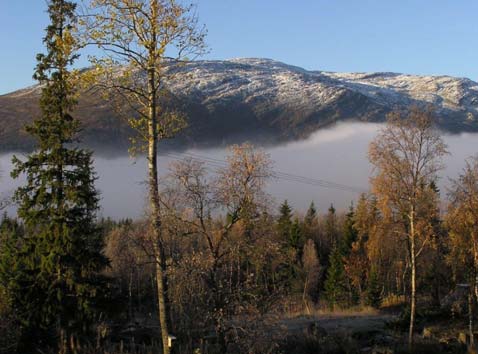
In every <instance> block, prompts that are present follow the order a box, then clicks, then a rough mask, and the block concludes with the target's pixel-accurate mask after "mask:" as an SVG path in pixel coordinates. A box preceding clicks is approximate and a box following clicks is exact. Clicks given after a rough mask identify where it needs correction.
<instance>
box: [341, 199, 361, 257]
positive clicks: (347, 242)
mask: <svg viewBox="0 0 478 354" xmlns="http://www.w3.org/2000/svg"><path fill="white" fill-rule="evenodd" d="M354 216H355V211H354V207H353V205H351V206H350V209H349V212H348V213H347V215H346V216H345V223H344V233H343V237H342V240H341V242H340V248H341V249H340V251H341V253H342V256H344V257H347V256H348V255H349V254H350V250H351V249H352V244H353V243H354V242H355V241H356V240H357V237H358V231H357V229H356V228H355V225H354V223H355V221H354Z"/></svg>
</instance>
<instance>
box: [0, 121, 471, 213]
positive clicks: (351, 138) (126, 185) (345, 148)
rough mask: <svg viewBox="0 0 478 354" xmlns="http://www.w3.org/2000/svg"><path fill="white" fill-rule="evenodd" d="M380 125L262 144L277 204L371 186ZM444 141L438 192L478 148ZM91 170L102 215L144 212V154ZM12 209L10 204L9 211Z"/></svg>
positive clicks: (462, 139)
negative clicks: (370, 154)
mask: <svg viewBox="0 0 478 354" xmlns="http://www.w3.org/2000/svg"><path fill="white" fill-rule="evenodd" d="M380 127H381V125H380V124H370V123H368V124H367V123H342V124H338V125H336V126H334V127H332V128H328V129H323V130H319V131H317V132H315V133H314V134H313V135H312V136H311V137H310V138H308V139H306V140H303V141H299V142H293V143H289V144H285V145H281V146H275V147H266V148H265V150H266V151H267V153H268V154H269V155H270V157H271V159H272V160H273V161H274V171H275V172H277V173H276V175H277V176H276V177H275V178H273V179H271V181H270V183H269V186H268V192H269V193H270V194H271V195H272V197H273V199H274V200H275V203H276V205H279V203H280V202H281V201H282V200H284V199H287V200H288V201H289V202H290V204H291V205H292V206H293V207H294V209H295V210H297V211H299V212H300V211H304V210H305V209H306V208H307V207H308V205H309V204H310V202H311V201H314V202H315V204H316V206H317V208H318V209H319V210H321V211H324V210H326V209H327V208H328V207H329V206H330V204H331V203H333V204H334V206H335V207H336V208H337V209H339V210H343V209H345V208H347V207H348V206H349V205H350V203H351V201H355V200H356V199H357V198H358V196H359V194H360V191H367V190H368V188H369V176H370V174H371V173H372V168H371V165H370V164H369V162H368V158H367V151H368V145H369V143H370V141H371V140H372V139H373V138H374V136H375V135H376V133H377V131H378V129H380ZM444 140H445V142H446V143H447V144H448V149H449V151H450V153H451V154H450V155H449V156H447V158H446V159H445V161H444V162H445V164H446V169H445V170H444V171H443V172H442V173H441V180H440V183H439V186H440V188H441V191H442V194H445V193H446V187H447V185H448V184H449V179H450V178H456V177H457V176H458V174H459V173H460V171H461V169H462V168H463V166H464V160H465V158H467V157H470V156H472V155H474V154H476V153H478V134H471V133H462V134H459V135H444ZM226 154H227V149H225V148H220V149H191V150H187V151H183V152H168V153H166V154H164V153H163V154H161V153H160V156H159V165H160V174H162V175H164V174H165V173H167V171H168V168H167V166H168V165H169V163H170V162H172V161H174V160H178V159H181V158H185V157H189V158H194V159H197V160H199V161H203V162H204V163H205V165H206V167H207V168H208V170H209V171H211V172H212V173H214V171H215V170H217V169H218V168H220V167H221V166H222V165H223V164H224V161H225V156H226ZM12 155H13V154H12V153H8V154H2V155H0V171H1V177H0V195H2V196H7V195H9V194H11V193H12V191H13V190H14V189H15V187H16V186H18V184H19V183H22V182H23V181H22V180H17V181H14V180H12V179H11V178H10V176H9V173H10V170H11V167H12V165H11V157H12ZM17 155H18V156H21V154H17ZM95 169H96V172H97V174H98V181H97V183H96V186H97V188H98V189H99V190H100V192H101V212H100V216H104V217H108V216H109V217H112V218H115V219H119V218H126V217H134V218H139V217H141V216H142V215H144V213H145V209H146V204H145V203H146V202H145V201H146V200H147V198H146V192H147V190H146V185H145V183H144V181H145V179H146V171H147V163H146V160H145V158H142V157H140V158H135V159H133V158H131V157H129V156H126V155H124V156H120V157H110V156H107V157H105V156H103V155H102V154H101V153H99V154H96V155H95ZM13 211H14V207H13V206H12V207H10V208H9V212H13Z"/></svg>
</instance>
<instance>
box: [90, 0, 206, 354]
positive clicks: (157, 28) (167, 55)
mask: <svg viewBox="0 0 478 354" xmlns="http://www.w3.org/2000/svg"><path fill="white" fill-rule="evenodd" d="M87 9H88V10H87V11H86V14H85V15H84V16H83V17H82V24H83V35H84V43H85V44H92V45H96V46H98V47H99V48H101V49H102V50H103V52H104V54H105V56H104V57H102V58H95V59H93V64H94V67H95V70H93V71H91V72H90V79H91V81H92V82H93V83H94V84H95V85H96V86H98V87H100V88H102V89H103V90H104V91H105V92H106V93H107V94H109V97H110V98H111V99H112V101H114V100H115V99H117V98H119V100H120V106H123V108H124V109H125V110H126V109H127V110H128V111H132V112H133V114H132V116H131V117H130V118H129V123H130V125H131V127H132V128H134V129H136V130H137V132H138V136H139V137H140V139H139V140H138V141H135V142H134V143H138V144H139V148H140V149H141V150H143V149H144V150H146V151H147V159H148V186H149V205H150V215H151V229H152V236H153V238H154V242H153V244H152V246H153V249H154V253H155V255H156V263H157V265H156V268H157V271H156V272H157V287H158V308H159V320H160V324H161V338H162V343H163V352H164V353H165V354H168V353H169V348H168V346H167V345H166V343H167V342H168V335H169V331H168V323H167V304H166V298H165V281H166V279H165V262H164V259H163V254H164V249H163V247H162V244H163V242H162V239H161V223H162V221H161V211H160V207H161V204H160V200H159V199H160V196H159V194H160V192H159V189H158V162H157V151H158V141H160V140H162V139H164V138H168V137H170V136H171V135H173V134H174V133H175V132H176V131H177V130H178V129H179V128H181V126H183V119H181V117H180V116H179V115H178V114H177V113H175V112H171V111H168V109H167V108H166V107H164V106H161V99H162V98H164V95H165V91H164V86H163V83H164V81H165V79H166V78H167V77H170V76H171V75H172V72H174V70H169V69H171V65H172V66H174V65H179V63H180V62H181V61H183V60H185V59H187V58H188V56H190V55H192V56H196V55H198V54H201V53H202V52H204V48H205V45H204V37H205V31H204V29H203V28H201V27H199V26H198V20H197V16H196V14H195V12H194V8H193V7H192V6H190V5H184V4H182V3H179V2H176V1H174V0H148V1H144V0H91V1H88V2H87ZM171 56H172V57H171ZM116 102H117V101H116Z"/></svg>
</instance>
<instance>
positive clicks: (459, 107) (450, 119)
mask: <svg viewBox="0 0 478 354" xmlns="http://www.w3.org/2000/svg"><path fill="white" fill-rule="evenodd" d="M167 70H169V71H170V72H171V73H172V72H174V74H175V75H172V77H171V78H170V79H169V80H166V81H164V85H165V89H167V90H168V91H169V92H171V93H172V95H170V96H171V97H170V99H169V100H168V102H167V103H164V104H167V105H169V106H172V107H173V108H175V109H178V110H182V111H183V112H184V113H186V115H187V116H188V119H189V127H188V129H187V130H185V131H184V132H183V133H182V135H181V137H180V138H179V139H177V140H178V141H180V142H181V144H182V143H186V144H215V143H217V142H219V143H227V142H230V141H231V140H234V139H236V138H237V137H238V136H240V138H239V140H240V139H242V140H244V139H248V140H256V139H266V140H268V141H269V142H278V141H283V140H291V139H300V138H304V137H306V136H308V135H310V134H311V133H312V132H314V131H315V130H317V129H319V128H321V127H324V126H327V125H329V124H331V123H334V122H337V121H344V120H359V121H371V122H380V121H384V120H385V118H386V115H387V113H389V112H391V111H393V110H400V111H406V110H407V109H409V108H410V107H411V106H412V105H418V106H428V105H431V106H433V108H434V110H435V112H436V115H437V118H438V119H437V121H438V125H439V126H440V127H441V128H442V129H444V130H447V131H451V132H460V131H478V83H476V82H474V81H472V80H470V79H467V78H455V77H451V76H417V75H407V74H400V73H391V72H375V73H337V72H327V71H318V70H306V69H303V68H300V67H297V66H293V65H288V64H285V63H282V62H279V61H275V60H272V59H262V58H236V59H230V60H223V61H220V60H204V61H192V62H189V63H185V64H184V65H180V66H175V65H173V63H171V64H169V67H168V68H167ZM39 94H40V90H39V89H38V87H29V88H26V89H24V90H19V91H17V92H13V93H11V94H8V95H3V96H0V132H1V131H2V130H3V132H4V133H3V134H2V136H1V139H0V149H1V148H3V149H4V148H5V146H18V145H20V146H22V144H26V143H25V141H26V140H27V139H28V136H26V135H25V134H24V133H23V130H22V127H23V125H24V124H25V123H26V122H28V121H29V120H31V119H32V118H33V117H34V116H35V115H36V114H37V112H38V105H37V102H38V97H39ZM100 96H101V95H90V94H88V93H84V94H83V95H82V97H80V100H79V103H80V104H79V107H78V110H77V112H76V113H75V114H76V116H77V117H79V118H80V119H81V120H82V121H83V125H84V140H86V141H87V142H89V141H92V142H93V143H97V142H98V141H99V142H101V144H110V145H113V146H116V144H119V143H121V144H127V136H128V135H130V134H131V131H130V130H129V129H128V128H127V127H126V126H125V125H121V124H122V123H119V121H118V120H116V117H115V114H114V112H113V110H112V109H111V107H110V106H109V105H108V103H107V102H104V101H102V99H101V97H100ZM236 141H237V139H236Z"/></svg>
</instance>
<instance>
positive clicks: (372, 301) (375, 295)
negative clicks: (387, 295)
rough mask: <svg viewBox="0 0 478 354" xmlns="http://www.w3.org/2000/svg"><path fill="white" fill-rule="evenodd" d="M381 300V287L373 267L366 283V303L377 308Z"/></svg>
mask: <svg viewBox="0 0 478 354" xmlns="http://www.w3.org/2000/svg"><path fill="white" fill-rule="evenodd" d="M381 302H382V289H381V286H380V282H379V279H378V273H377V271H376V269H375V268H372V270H371V271H370V276H369V278H368V284H367V305H369V306H372V307H374V308H379V307H380V304H381Z"/></svg>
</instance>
